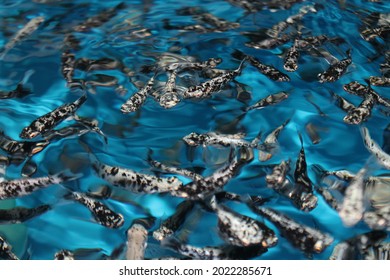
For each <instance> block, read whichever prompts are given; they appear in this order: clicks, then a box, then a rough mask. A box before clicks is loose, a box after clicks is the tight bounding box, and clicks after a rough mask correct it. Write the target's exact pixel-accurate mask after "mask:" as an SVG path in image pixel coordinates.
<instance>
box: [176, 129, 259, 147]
mask: <svg viewBox="0 0 390 280" xmlns="http://www.w3.org/2000/svg"><path fill="white" fill-rule="evenodd" d="M244 137H245V134H243V133H236V134H220V133H216V132H207V133H196V132H191V133H190V134H188V135H186V136H184V137H183V141H184V142H185V143H186V144H187V145H189V146H193V147H196V146H219V147H246V148H252V147H253V144H252V143H251V142H248V141H247V140H245V139H244Z"/></svg>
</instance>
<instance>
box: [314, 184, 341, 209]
mask: <svg viewBox="0 0 390 280" xmlns="http://www.w3.org/2000/svg"><path fill="white" fill-rule="evenodd" d="M316 191H317V192H318V193H319V194H320V195H321V196H322V197H323V198H324V200H325V202H326V203H327V204H328V205H329V206H330V207H331V208H332V209H334V210H336V211H340V204H339V202H338V201H337V199H336V198H335V197H334V196H333V194H332V193H331V192H330V191H329V190H328V189H326V188H316Z"/></svg>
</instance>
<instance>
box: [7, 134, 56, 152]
mask: <svg viewBox="0 0 390 280" xmlns="http://www.w3.org/2000/svg"><path fill="white" fill-rule="evenodd" d="M48 145H49V141H48V140H43V141H16V140H14V139H12V138H11V137H9V136H7V135H5V134H4V132H3V131H0V149H2V150H3V151H5V152H7V153H9V154H11V155H16V156H17V157H20V158H26V157H31V156H33V155H35V154H37V153H39V152H41V151H42V150H43V149H45V148H46V147H47V146H48Z"/></svg>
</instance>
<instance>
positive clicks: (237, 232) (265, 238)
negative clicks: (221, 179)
mask: <svg viewBox="0 0 390 280" xmlns="http://www.w3.org/2000/svg"><path fill="white" fill-rule="evenodd" d="M210 207H211V208H212V209H213V210H214V212H215V213H216V215H217V217H218V229H219V233H220V235H221V237H222V238H223V239H224V240H225V241H226V242H227V243H229V244H231V245H234V246H251V245H256V244H257V245H260V244H261V246H263V247H265V248H268V247H273V246H275V245H276V243H277V241H278V238H277V237H276V235H275V232H274V231H273V230H271V229H270V228H268V227H267V226H266V225H265V224H263V223H261V222H259V221H257V220H255V219H252V218H251V217H248V216H244V215H241V214H239V213H237V212H235V211H233V210H231V209H229V208H227V207H226V206H224V205H220V204H218V203H217V201H216V198H215V196H213V197H212V198H211V200H210Z"/></svg>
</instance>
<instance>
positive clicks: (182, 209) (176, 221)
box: [153, 200, 195, 241]
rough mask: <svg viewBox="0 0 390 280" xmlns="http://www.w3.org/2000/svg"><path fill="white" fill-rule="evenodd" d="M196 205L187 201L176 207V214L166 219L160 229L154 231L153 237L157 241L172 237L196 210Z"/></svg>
mask: <svg viewBox="0 0 390 280" xmlns="http://www.w3.org/2000/svg"><path fill="white" fill-rule="evenodd" d="M194 206H195V203H194V202H193V201H191V200H185V201H183V202H182V203H180V204H179V205H178V206H177V207H176V211H175V213H173V215H171V216H169V217H168V218H167V219H165V220H164V221H163V222H162V223H161V225H160V227H159V228H158V229H156V230H155V231H153V237H154V239H156V240H160V241H161V240H164V239H165V238H167V237H169V236H172V235H173V234H174V233H175V232H176V231H177V230H178V229H179V228H180V226H181V225H182V224H183V223H184V221H185V219H186V217H187V216H188V214H189V213H190V212H191V210H192V209H193V208H194Z"/></svg>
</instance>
